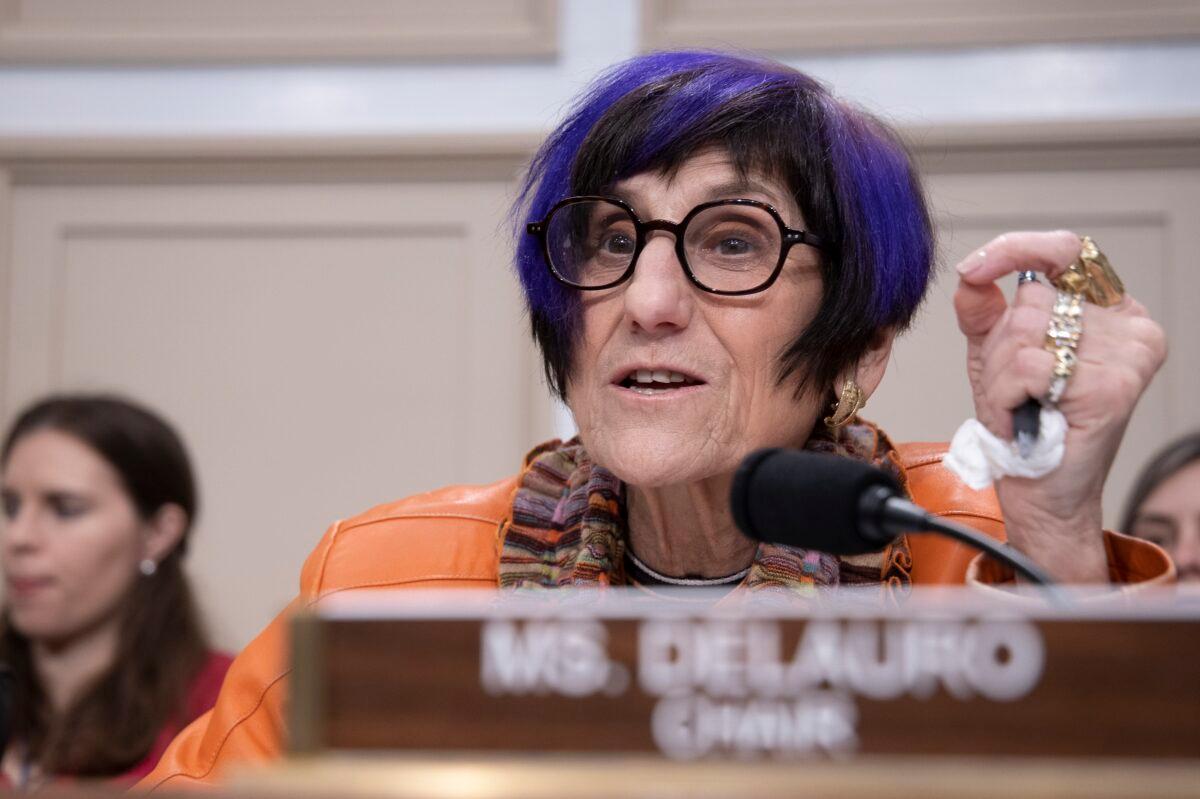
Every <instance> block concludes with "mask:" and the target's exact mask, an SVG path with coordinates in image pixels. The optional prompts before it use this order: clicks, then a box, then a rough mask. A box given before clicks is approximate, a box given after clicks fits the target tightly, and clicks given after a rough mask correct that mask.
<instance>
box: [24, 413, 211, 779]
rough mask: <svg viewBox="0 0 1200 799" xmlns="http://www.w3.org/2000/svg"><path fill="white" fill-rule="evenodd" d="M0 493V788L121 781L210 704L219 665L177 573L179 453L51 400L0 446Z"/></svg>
mask: <svg viewBox="0 0 1200 799" xmlns="http://www.w3.org/2000/svg"><path fill="white" fill-rule="evenodd" d="M0 495H2V497H3V512H4V523H3V527H0V552H3V574H4V583H5V598H4V613H3V622H2V625H3V627H2V633H0V663H2V664H3V665H4V666H6V667H7V668H8V669H10V670H11V683H12V685H11V691H12V693H11V696H10V697H9V699H10V702H11V711H10V718H9V730H8V732H9V736H8V743H7V745H6V746H4V752H3V761H2V766H3V774H2V776H0V786H2V785H8V786H12V787H16V788H17V789H19V790H32V789H34V788H36V787H38V786H39V785H42V784H44V783H45V782H47V781H49V780H51V779H54V778H57V777H69V778H110V779H117V780H119V781H126V782H133V781H135V780H136V779H138V778H139V777H141V776H142V775H144V774H146V773H147V772H149V771H150V769H151V768H153V766H154V764H155V763H156V762H157V760H158V758H159V756H160V755H161V753H162V751H163V749H165V747H166V745H167V743H169V742H170V740H171V738H172V737H173V736H174V735H175V733H177V732H178V731H179V730H180V729H182V728H183V727H184V726H185V725H186V724H187V723H188V722H190V721H191V720H192V719H194V718H195V717H196V716H198V715H200V714H201V713H203V712H204V711H205V710H207V709H208V708H209V707H211V706H212V704H213V702H214V701H215V700H216V696H217V692H218V690H219V689H220V685H221V680H222V679H223V677H224V674H225V670H226V669H227V668H228V666H229V658H228V657H227V656H225V655H223V654H219V653H214V652H213V651H212V650H211V649H210V646H209V642H208V638H207V636H206V635H205V632H204V630H203V626H202V624H201V619H200V616H199V613H198V612H197V609H196V607H195V604H194V602H193V600H192V594H191V589H190V587H189V585H188V581H187V577H186V576H185V575H184V572H183V557H184V554H185V552H186V550H187V543H188V535H189V533H190V530H191V526H192V521H193V520H194V518H195V515H196V507H197V498H196V488H195V481H194V479H193V475H192V469H191V465H190V463H189V461H188V457H187V453H186V451H185V449H184V447H183V444H182V442H181V441H180V439H179V437H178V436H177V435H176V433H175V432H174V431H173V430H172V429H171V427H170V426H169V425H167V424H166V423H165V422H164V421H163V420H162V419H160V418H159V417H158V416H156V415H155V414H153V413H151V412H150V411H148V410H146V409H144V408H141V407H138V406H136V405H134V404H131V403H129V402H127V401H125V400H121V399H117V398H112V397H101V396H57V397H51V398H48V399H45V400H42V401H41V402H38V403H36V404H34V405H33V406H31V407H29V408H28V409H26V410H25V411H24V412H23V413H22V414H21V415H20V416H19V417H18V418H17V420H16V422H15V423H14V424H13V426H12V428H11V430H10V431H9V433H8V435H7V437H6V438H5V440H4V444H3V448H2V449H0Z"/></svg>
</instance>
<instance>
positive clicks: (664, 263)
mask: <svg viewBox="0 0 1200 799" xmlns="http://www.w3.org/2000/svg"><path fill="white" fill-rule="evenodd" d="M624 300H625V314H626V317H627V318H628V320H629V322H630V324H632V325H633V327H634V329H635V330H641V331H644V332H647V333H655V334H658V333H667V332H671V331H673V330H678V329H682V328H684V327H687V325H688V322H690V321H691V315H692V312H693V309H694V297H693V294H692V287H691V284H690V283H689V282H688V279H687V275H685V274H684V272H683V266H682V264H680V263H679V258H678V256H677V255H676V254H675V241H674V237H673V236H672V235H671V234H669V233H667V232H665V231H654V232H652V233H651V234H650V236H649V239H648V241H647V242H646V246H645V247H644V248H643V249H642V251H641V253H640V254H639V255H638V261H637V266H636V268H635V269H634V270H633V276H632V277H631V278H630V279H629V283H628V284H627V285H626V286H625V294H624Z"/></svg>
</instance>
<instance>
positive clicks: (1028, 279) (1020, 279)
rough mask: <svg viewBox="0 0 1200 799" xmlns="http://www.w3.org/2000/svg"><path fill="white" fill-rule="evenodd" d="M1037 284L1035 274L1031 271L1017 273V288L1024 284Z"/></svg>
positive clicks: (1024, 270) (1025, 270) (1023, 270)
mask: <svg viewBox="0 0 1200 799" xmlns="http://www.w3.org/2000/svg"><path fill="white" fill-rule="evenodd" d="M1037 282H1038V276H1037V272H1035V271H1033V270H1032V269H1022V270H1021V271H1020V272H1017V285H1018V286H1024V285H1025V284H1026V283H1037Z"/></svg>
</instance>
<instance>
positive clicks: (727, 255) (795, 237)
mask: <svg viewBox="0 0 1200 799" xmlns="http://www.w3.org/2000/svg"><path fill="white" fill-rule="evenodd" d="M653 230H665V231H667V232H669V233H671V234H672V235H674V236H675V256H676V257H677V258H678V259H679V264H680V266H682V267H683V271H684V273H685V274H686V275H687V276H688V279H689V280H691V281H692V283H694V284H695V285H696V287H697V288H699V289H702V290H704V291H707V292H710V293H712V294H724V295H739V294H753V293H755V292H757V291H763V290H764V289H766V288H768V287H769V286H770V285H771V284H772V283H774V282H775V279H776V278H778V277H779V273H780V271H782V269H783V263H784V261H786V260H787V256H788V252H790V251H791V249H792V247H793V246H794V245H796V244H804V245H807V246H809V247H814V248H816V249H821V248H822V242H821V239H820V238H819V237H818V236H816V235H814V234H812V233H809V232H808V231H804V230H793V229H792V228H790V227H788V226H787V225H786V224H785V223H784V221H783V218H782V217H781V216H780V215H779V212H778V211H776V210H775V209H774V208H773V207H772V206H770V205H769V204H767V203H764V202H759V201H758V200H746V199H740V200H714V201H712V202H706V203H701V204H700V205H697V206H696V207H695V208H693V209H692V210H691V211H689V212H688V213H687V216H685V217H684V218H683V220H682V221H680V222H678V223H675V222H668V221H667V220H665V219H653V220H650V221H648V222H644V221H642V220H641V219H639V218H638V215H637V214H636V213H635V212H634V210H633V208H632V207H631V206H630V205H629V204H628V203H626V202H624V201H623V200H618V199H615V198H613V197H598V196H581V197H568V198H566V199H565V200H562V201H560V202H558V203H557V204H556V205H555V206H554V207H553V208H551V209H550V213H548V214H546V218H545V219H544V220H542V221H540V222H530V223H528V224H527V225H526V226H525V231H526V233H527V234H529V235H531V236H537V237H538V238H539V239H540V240H541V243H542V252H543V254H544V255H545V257H546V266H547V267H549V269H550V273H551V274H553V275H554V277H555V279H557V280H558V281H559V282H560V283H563V284H565V285H567V286H570V287H572V288H576V289H581V290H583V291H597V290H599V289H608V288H612V287H613V286H618V285H620V284H621V283H624V282H625V281H626V280H628V279H629V278H630V276H631V275H632V274H633V270H634V267H635V266H637V259H638V255H640V254H641V252H642V250H643V249H644V248H645V246H646V241H647V238H648V236H649V233H650V232H651V231H653Z"/></svg>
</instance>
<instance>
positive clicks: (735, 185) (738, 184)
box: [708, 178, 783, 205]
mask: <svg viewBox="0 0 1200 799" xmlns="http://www.w3.org/2000/svg"><path fill="white" fill-rule="evenodd" d="M747 192H750V193H753V194H761V195H763V196H764V197H768V198H770V200H771V202H773V203H774V204H776V205H779V204H781V203H782V201H783V198H782V197H780V196H779V195H777V194H776V193H775V192H774V191H772V190H771V189H770V187H768V186H767V185H766V184H763V183H759V182H758V181H757V180H751V179H750V178H746V179H744V180H742V179H739V180H731V181H729V182H727V183H719V184H717V185H716V186H712V187H711V188H709V190H708V196H709V198H710V199H713V200H716V199H721V198H725V197H730V196H732V195H735V194H746V193H747Z"/></svg>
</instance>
